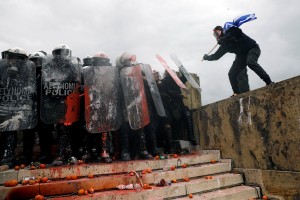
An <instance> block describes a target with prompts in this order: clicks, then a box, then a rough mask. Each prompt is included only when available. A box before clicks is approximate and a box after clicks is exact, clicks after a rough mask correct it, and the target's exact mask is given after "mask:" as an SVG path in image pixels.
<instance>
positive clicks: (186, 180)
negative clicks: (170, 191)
mask: <svg viewBox="0 0 300 200" xmlns="http://www.w3.org/2000/svg"><path fill="white" fill-rule="evenodd" d="M182 180H183V181H185V182H189V181H190V179H189V178H183V179H182Z"/></svg>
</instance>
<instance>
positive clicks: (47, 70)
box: [40, 56, 81, 124]
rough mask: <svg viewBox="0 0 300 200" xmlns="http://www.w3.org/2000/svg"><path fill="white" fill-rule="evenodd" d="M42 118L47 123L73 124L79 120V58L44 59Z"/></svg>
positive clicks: (57, 57) (56, 57)
mask: <svg viewBox="0 0 300 200" xmlns="http://www.w3.org/2000/svg"><path fill="white" fill-rule="evenodd" d="M41 82H42V87H41V90H42V91H41V108H40V109H41V120H42V121H43V122H44V123H47V124H54V123H67V124H71V123H73V122H76V121H78V120H79V108H80V98H79V87H80V82H81V65H80V63H79V61H78V59H77V58H66V57H59V56H55V57H52V56H50V57H47V58H46V59H44V60H43V66H42V81H41Z"/></svg>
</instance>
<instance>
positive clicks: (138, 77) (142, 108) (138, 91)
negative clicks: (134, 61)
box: [120, 65, 150, 130]
mask: <svg viewBox="0 0 300 200" xmlns="http://www.w3.org/2000/svg"><path fill="white" fill-rule="evenodd" d="M120 78H121V85H122V90H123V95H124V98H125V104H126V107H127V114H128V120H129V124H130V127H131V128H132V129H133V130H137V129H140V128H143V127H144V126H146V125H148V124H149V123H150V117H149V111H148V104H147V99H146V94H145V88H144V82H143V76H142V69H141V66H140V65H135V66H133V67H125V68H123V69H122V70H121V72H120Z"/></svg>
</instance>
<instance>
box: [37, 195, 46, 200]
mask: <svg viewBox="0 0 300 200" xmlns="http://www.w3.org/2000/svg"><path fill="white" fill-rule="evenodd" d="M44 199H45V197H44V196H43V195H40V194H38V195H35V197H34V200H44Z"/></svg>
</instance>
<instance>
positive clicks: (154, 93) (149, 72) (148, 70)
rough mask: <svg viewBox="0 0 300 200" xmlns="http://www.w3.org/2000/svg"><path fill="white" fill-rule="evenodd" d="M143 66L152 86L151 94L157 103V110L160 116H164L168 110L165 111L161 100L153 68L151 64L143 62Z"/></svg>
mask: <svg viewBox="0 0 300 200" xmlns="http://www.w3.org/2000/svg"><path fill="white" fill-rule="evenodd" d="M141 66H142V70H143V72H144V74H145V76H146V79H147V83H148V85H149V87H150V88H149V89H150V92H151V96H152V99H153V102H154V105H155V109H156V112H157V114H158V115H159V116H161V117H164V116H166V111H165V108H164V105H163V102H162V100H161V96H160V93H159V90H158V87H157V84H156V81H155V79H154V76H153V72H152V69H151V67H150V65H144V64H141Z"/></svg>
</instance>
